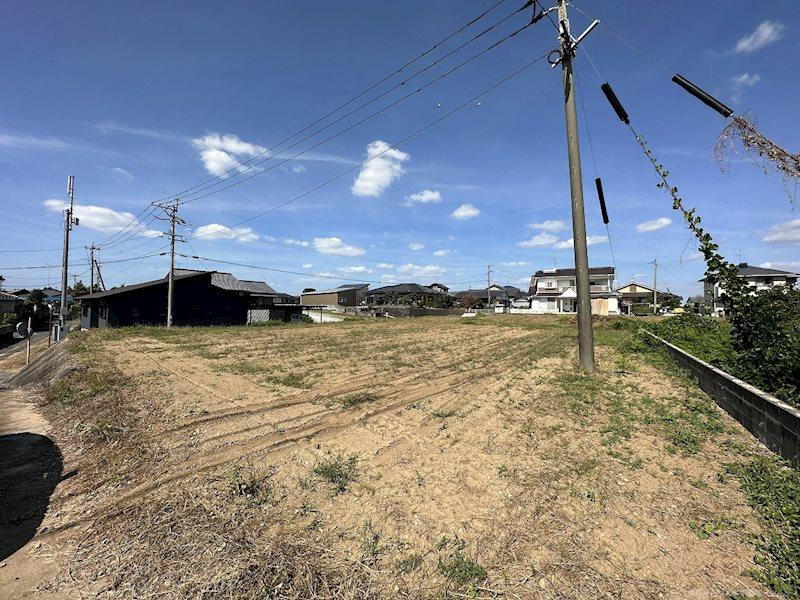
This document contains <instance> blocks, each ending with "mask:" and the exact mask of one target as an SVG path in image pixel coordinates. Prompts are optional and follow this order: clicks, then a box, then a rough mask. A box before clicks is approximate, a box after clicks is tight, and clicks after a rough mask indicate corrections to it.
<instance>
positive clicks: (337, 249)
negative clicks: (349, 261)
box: [313, 237, 366, 256]
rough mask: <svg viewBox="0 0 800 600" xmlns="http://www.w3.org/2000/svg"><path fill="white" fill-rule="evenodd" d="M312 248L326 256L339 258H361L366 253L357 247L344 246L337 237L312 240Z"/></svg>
mask: <svg viewBox="0 0 800 600" xmlns="http://www.w3.org/2000/svg"><path fill="white" fill-rule="evenodd" d="M313 243H314V248H316V249H317V250H319V251H320V252H325V253H326V254H337V255H339V256H361V255H362V254H365V253H366V251H365V250H364V249H363V248H359V247H358V246H350V245H348V244H345V243H344V242H343V241H342V240H341V239H340V238H338V237H325V238H314V242H313Z"/></svg>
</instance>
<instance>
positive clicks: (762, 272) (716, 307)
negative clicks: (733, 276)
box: [700, 262, 798, 314]
mask: <svg viewBox="0 0 800 600" xmlns="http://www.w3.org/2000/svg"><path fill="white" fill-rule="evenodd" d="M736 268H737V270H738V275H739V277H741V278H742V279H744V280H745V281H746V282H747V285H749V286H750V287H751V288H752V290H753V293H756V292H758V291H760V290H768V289H772V288H775V287H786V286H793V285H797V278H798V274H797V273H792V272H791V271H780V270H778V269H769V268H766V267H755V266H753V265H748V264H747V263H746V262H743V263H739V264H738V265H737V266H736ZM700 281H701V282H702V283H703V296H704V297H705V299H706V307H707V308H708V310H709V311H711V312H712V313H716V314H720V313H721V312H722V311H723V306H722V302H721V299H720V298H721V296H722V294H724V293H725V290H724V289H723V288H722V287H721V286H720V284H719V283H716V282H714V283H712V282H710V281H708V279H707V278H703V279H701V280H700Z"/></svg>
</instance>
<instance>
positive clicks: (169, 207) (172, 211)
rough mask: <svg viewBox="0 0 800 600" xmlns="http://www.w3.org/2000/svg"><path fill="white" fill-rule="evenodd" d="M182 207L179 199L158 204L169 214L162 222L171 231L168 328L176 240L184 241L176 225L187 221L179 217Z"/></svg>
mask: <svg viewBox="0 0 800 600" xmlns="http://www.w3.org/2000/svg"><path fill="white" fill-rule="evenodd" d="M179 205H180V201H179V199H178V198H175V200H174V201H173V202H172V203H171V204H156V205H155V206H158V207H159V208H161V209H162V210H163V211H164V212H165V213H167V218H166V219H163V218H162V217H159V218H160V219H162V220H166V221H169V231H168V232H167V235H168V236H169V275H168V276H167V281H168V283H167V327H172V296H173V288H174V285H175V240H176V238H181V239H180V240H179V241H183V238H182V237H181V236H180V235H176V234H175V225H186V221H184V220H183V219H181V218H180V217H179V216H178V206H179Z"/></svg>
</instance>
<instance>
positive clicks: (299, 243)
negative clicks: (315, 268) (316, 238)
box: [264, 235, 311, 248]
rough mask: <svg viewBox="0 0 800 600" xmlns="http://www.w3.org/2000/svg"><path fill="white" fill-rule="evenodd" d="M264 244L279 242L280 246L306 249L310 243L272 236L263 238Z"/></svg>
mask: <svg viewBox="0 0 800 600" xmlns="http://www.w3.org/2000/svg"><path fill="white" fill-rule="evenodd" d="M264 241H265V242H280V243H281V244H288V245H289V246H297V247H298V248H308V247H309V246H310V245H311V243H310V242H307V241H305V240H295V239H293V238H276V237H275V236H272V235H265V236H264Z"/></svg>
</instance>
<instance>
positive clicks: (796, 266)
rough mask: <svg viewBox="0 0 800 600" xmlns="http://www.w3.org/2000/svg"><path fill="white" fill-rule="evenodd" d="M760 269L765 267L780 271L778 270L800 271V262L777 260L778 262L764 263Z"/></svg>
mask: <svg viewBox="0 0 800 600" xmlns="http://www.w3.org/2000/svg"><path fill="white" fill-rule="evenodd" d="M758 266H759V267H763V268H764V269H778V270H782V271H785V270H790V271H792V270H793V271H797V270H800V260H776V261H767V262H763V263H761V264H760V265H758Z"/></svg>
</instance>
